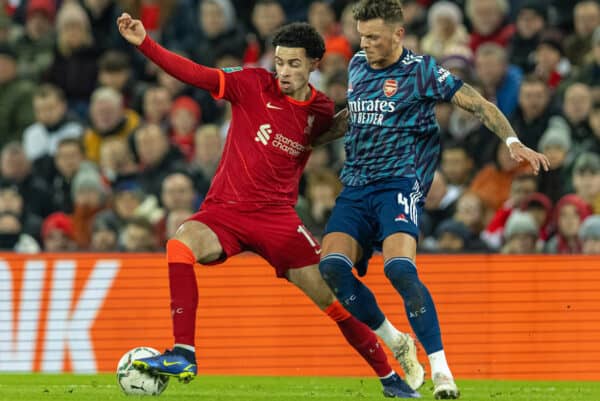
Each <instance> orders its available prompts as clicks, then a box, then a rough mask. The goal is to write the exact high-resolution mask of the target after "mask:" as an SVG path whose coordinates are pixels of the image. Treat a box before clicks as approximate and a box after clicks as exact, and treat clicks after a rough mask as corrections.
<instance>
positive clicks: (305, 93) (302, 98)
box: [288, 85, 312, 102]
mask: <svg viewBox="0 0 600 401" xmlns="http://www.w3.org/2000/svg"><path fill="white" fill-rule="evenodd" d="M311 94H312V90H311V89H310V86H309V85H305V86H304V88H300V89H298V90H297V91H295V92H294V93H292V94H291V95H288V96H289V97H291V98H292V99H294V100H297V101H299V102H306V101H307V100H309V99H310V96H311Z"/></svg>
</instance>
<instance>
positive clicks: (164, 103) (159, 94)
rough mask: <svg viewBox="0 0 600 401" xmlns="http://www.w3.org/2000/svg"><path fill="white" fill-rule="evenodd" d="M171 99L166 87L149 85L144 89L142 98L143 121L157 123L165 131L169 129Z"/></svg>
mask: <svg viewBox="0 0 600 401" xmlns="http://www.w3.org/2000/svg"><path fill="white" fill-rule="evenodd" d="M172 103H173V100H172V98H171V94H170V93H169V91H168V90H167V88H165V87H162V86H150V87H148V88H147V89H146V90H145V91H144V95H143V100H142V117H143V120H144V122H145V123H151V124H158V125H160V126H161V128H162V129H163V130H165V131H168V130H169V119H168V117H169V112H170V111H171V105H172Z"/></svg>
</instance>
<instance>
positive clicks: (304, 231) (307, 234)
mask: <svg viewBox="0 0 600 401" xmlns="http://www.w3.org/2000/svg"><path fill="white" fill-rule="evenodd" d="M297 231H298V232H299V233H300V234H302V235H304V237H305V238H306V239H307V241H308V243H309V244H310V246H312V247H313V248H314V247H316V246H317V243H316V242H315V240H314V239H313V238H312V235H310V232H309V231H308V230H307V229H306V227H304V226H302V225H300V226H298V230H297Z"/></svg>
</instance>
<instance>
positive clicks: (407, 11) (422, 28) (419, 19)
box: [402, 0, 427, 50]
mask: <svg viewBox="0 0 600 401" xmlns="http://www.w3.org/2000/svg"><path fill="white" fill-rule="evenodd" d="M402 14H403V18H404V23H403V24H404V29H405V32H406V33H407V34H408V35H412V36H414V37H415V38H422V37H423V36H425V34H426V33H427V8H426V7H425V4H424V2H423V1H421V0H404V1H403V2H402ZM408 35H407V36H408ZM407 36H405V37H404V39H405V44H406V39H407ZM407 47H408V46H407ZM408 48H409V49H411V50H412V48H411V47H408Z"/></svg>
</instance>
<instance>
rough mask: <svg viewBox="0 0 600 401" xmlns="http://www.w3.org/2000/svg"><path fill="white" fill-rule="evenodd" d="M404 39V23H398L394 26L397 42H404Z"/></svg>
mask: <svg viewBox="0 0 600 401" xmlns="http://www.w3.org/2000/svg"><path fill="white" fill-rule="evenodd" d="M403 40H404V27H403V26H402V25H398V26H396V27H395V28H394V41H395V42H396V43H402V41H403Z"/></svg>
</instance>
